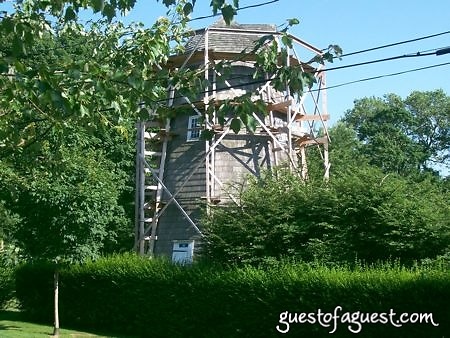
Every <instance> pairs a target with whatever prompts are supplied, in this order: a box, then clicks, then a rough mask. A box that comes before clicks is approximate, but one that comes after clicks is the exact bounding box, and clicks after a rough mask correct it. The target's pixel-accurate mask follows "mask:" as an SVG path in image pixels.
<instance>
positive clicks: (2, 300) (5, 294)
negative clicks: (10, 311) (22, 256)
mask: <svg viewBox="0 0 450 338" xmlns="http://www.w3.org/2000/svg"><path fill="white" fill-rule="evenodd" d="M13 294H14V270H13V269H12V268H11V267H5V266H3V265H0V310H1V309H3V308H4V307H5V306H6V305H7V304H8V301H9V300H11V298H12V297H13Z"/></svg>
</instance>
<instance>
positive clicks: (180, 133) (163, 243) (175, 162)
mask: <svg viewBox="0 0 450 338" xmlns="http://www.w3.org/2000/svg"><path fill="white" fill-rule="evenodd" d="M188 118H189V117H188V116H180V117H178V118H176V119H173V120H172V126H171V132H172V133H174V134H175V135H174V136H173V137H172V139H171V140H170V142H169V143H168V149H167V158H166V164H165V166H166V167H165V170H164V184H165V185H166V186H167V188H168V189H169V191H170V192H171V193H172V194H175V193H176V192H177V191H178V190H179V189H180V187H181V186H182V185H183V183H184V181H185V180H186V178H187V177H188V176H189V175H190V173H191V172H192V170H193V169H194V168H195V167H196V166H197V165H198V164H199V163H200V162H202V161H203V160H204V157H205V142H203V141H190V142H188V141H186V136H187V124H188ZM204 196H206V171H205V165H201V166H200V167H199V168H198V169H197V170H196V171H195V173H194V175H193V176H192V177H191V178H190V179H189V181H188V182H187V183H186V185H185V186H184V187H183V188H182V190H181V191H180V192H179V194H178V195H177V196H176V199H177V201H178V203H179V204H180V205H181V206H182V207H183V209H184V210H185V211H186V213H187V214H188V215H189V216H190V217H191V218H192V219H193V220H194V222H196V223H198V219H199V217H200V213H201V210H200V205H201V203H202V199H201V198H202V197H204ZM169 198H170V197H169V195H168V194H167V193H164V194H163V201H168V200H169ZM157 235H158V240H157V241H156V246H155V253H156V254H164V255H169V256H170V254H171V252H172V245H173V241H174V240H187V239H191V238H194V237H197V236H198V234H197V232H196V231H195V230H194V228H193V227H192V225H191V224H190V223H189V221H188V220H187V219H186V218H185V217H184V215H183V214H182V213H181V211H180V210H179V208H177V206H176V205H175V204H174V203H171V204H170V205H169V206H168V208H167V210H166V211H165V212H164V213H163V215H162V216H161V217H160V219H159V225H158V230H157Z"/></svg>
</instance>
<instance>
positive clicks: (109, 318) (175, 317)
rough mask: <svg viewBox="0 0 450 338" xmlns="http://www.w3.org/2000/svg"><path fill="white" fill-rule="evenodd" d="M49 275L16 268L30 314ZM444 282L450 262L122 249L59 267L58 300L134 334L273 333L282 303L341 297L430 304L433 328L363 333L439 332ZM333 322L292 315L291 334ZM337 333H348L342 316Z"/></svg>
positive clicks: (405, 308) (362, 305) (64, 307)
mask: <svg viewBox="0 0 450 338" xmlns="http://www.w3.org/2000/svg"><path fill="white" fill-rule="evenodd" d="M33 279H35V280H36V282H31V280H33ZM51 283H52V276H51V273H50V270H48V269H46V268H45V267H44V268H43V267H42V266H39V265H33V266H30V265H27V266H23V267H22V268H21V269H19V271H18V273H17V294H18V296H19V299H20V300H21V302H22V304H23V305H24V308H25V309H26V310H27V311H28V312H29V313H33V314H35V315H38V312H40V313H43V311H41V309H45V308H50V307H51V303H50V299H51V297H46V294H48V293H49V292H51ZM449 290H450V277H449V274H448V271H447V270H440V269H436V268H433V269H431V268H430V269H424V268H415V269H405V268H402V267H400V266H398V265H395V264H391V265H383V266H377V267H364V266H358V267H357V268H355V269H354V270H350V269H348V268H344V267H340V268H328V267H324V266H322V265H317V264H316V265H307V264H299V263H295V262H282V263H279V264H274V265H271V266H270V267H265V268H255V267H248V266H246V267H241V268H235V267H234V268H230V269H223V268H220V267H219V266H209V265H202V264H200V265H198V264H194V265H193V266H180V265H174V264H171V263H170V262H168V261H162V260H148V259H143V258H139V257H136V256H131V255H127V256H115V257H111V258H105V259H101V260H99V261H97V262H91V263H87V264H82V265H74V266H70V267H67V268H65V269H63V270H62V271H61V291H60V301H61V314H62V317H63V318H65V323H66V324H67V325H69V324H70V325H76V327H80V328H86V329H88V328H96V329H107V330H109V331H111V330H112V331H117V332H124V333H128V334H134V335H139V336H152V337H168V336H170V337H171V336H187V337H250V336H251V337H255V336H264V337H272V336H277V334H278V333H277V331H276V329H275V328H276V325H278V324H279V316H280V313H282V312H284V311H291V312H297V313H299V312H317V310H318V309H319V308H320V309H321V310H322V311H323V312H332V311H333V310H334V309H335V307H336V306H338V305H339V306H342V308H343V311H344V312H346V311H350V312H353V311H360V312H362V313H373V312H377V313H380V312H389V309H393V310H394V311H395V312H396V313H397V314H400V313H402V312H408V313H412V312H417V313H423V312H430V313H433V318H434V321H435V322H436V323H439V326H438V327H433V326H432V325H431V324H428V325H426V324H421V325H419V324H416V325H405V326H403V327H402V328H394V327H392V326H390V325H381V324H375V325H368V324H364V325H363V327H362V334H363V335H365V336H369V337H375V336H380V335H383V336H385V337H398V336H408V337H424V336H436V337H437V336H441V335H444V334H445V333H446V332H448V330H449V323H448V321H447V320H446V319H447V318H448V316H449V315H450V313H449V307H448V303H447V299H448V298H449V296H450V294H449V292H450V291H449ZM47 320H49V321H50V320H51V318H48V319H47ZM330 330H331V328H323V327H321V326H320V325H308V324H304V325H301V324H292V325H291V331H290V333H291V335H293V336H314V337H329V336H330V334H329V333H328V332H329V331H330ZM333 336H337V337H348V336H349V331H348V330H347V328H346V325H340V326H339V327H338V331H337V332H336V333H335V334H333Z"/></svg>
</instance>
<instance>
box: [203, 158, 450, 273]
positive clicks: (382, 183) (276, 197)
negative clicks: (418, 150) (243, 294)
mask: <svg viewBox="0 0 450 338" xmlns="http://www.w3.org/2000/svg"><path fill="white" fill-rule="evenodd" d="M449 198H450V195H449V193H448V192H445V191H442V189H441V188H440V187H439V186H438V185H437V184H434V183H433V182H431V181H427V180H423V181H421V182H419V183H418V182H414V181H412V180H411V179H407V178H404V177H400V176H397V175H394V174H391V175H385V174H384V173H383V172H382V171H381V170H379V169H377V168H375V167H370V166H365V165H361V166H360V167H358V168H352V170H348V171H342V172H340V174H339V176H336V177H334V178H333V179H332V180H330V181H329V182H324V181H323V180H322V179H314V178H311V179H310V180H309V181H307V182H304V181H302V180H301V179H300V178H299V177H297V176H295V175H294V174H291V173H283V172H279V173H276V174H275V175H273V174H268V175H266V176H265V177H263V178H261V179H259V180H256V179H254V180H253V181H252V183H251V184H250V185H249V188H248V189H247V190H246V191H245V192H243V193H242V195H241V200H240V202H241V203H240V205H239V206H237V205H232V204H229V205H226V206H223V207H219V206H217V207H211V210H210V213H209V214H208V216H206V217H205V219H204V222H203V223H204V228H205V234H206V240H205V243H204V245H203V255H204V256H205V257H207V258H208V259H211V260H214V261H216V262H220V263H225V264H230V263H231V264H236V263H244V264H259V263H262V262H264V261H266V260H279V259H282V258H283V257H295V258H296V259H300V260H303V261H310V262H312V261H316V260H319V261H321V262H326V263H333V264H341V263H345V264H349V263H352V262H354V261H355V259H359V260H363V261H365V262H368V263H374V262H377V261H386V260H390V259H400V260H401V261H402V262H403V263H405V264H413V263H414V261H417V260H421V259H425V258H435V257H436V256H437V255H442V254H444V253H445V252H446V250H448V248H449V246H450V219H449V218H448V215H449V213H450V207H449V204H448V199H449Z"/></svg>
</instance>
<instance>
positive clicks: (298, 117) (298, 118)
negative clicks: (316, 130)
mask: <svg viewBox="0 0 450 338" xmlns="http://www.w3.org/2000/svg"><path fill="white" fill-rule="evenodd" d="M329 119H330V115H329V114H326V115H322V118H321V116H320V115H301V114H297V115H295V117H294V120H295V121H322V120H323V121H328V120H329Z"/></svg>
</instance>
